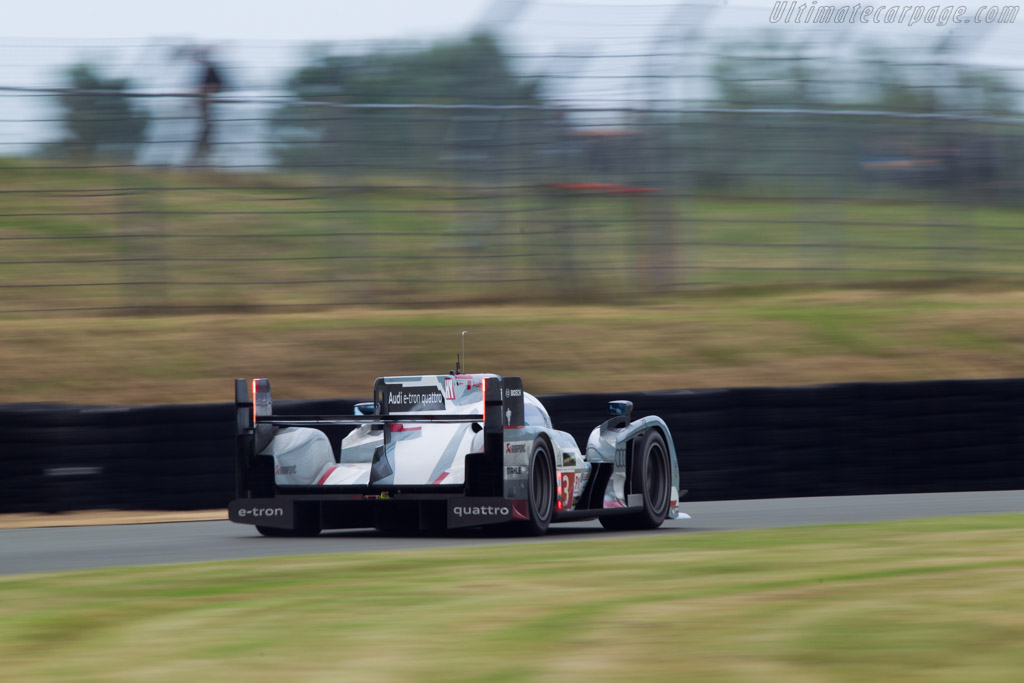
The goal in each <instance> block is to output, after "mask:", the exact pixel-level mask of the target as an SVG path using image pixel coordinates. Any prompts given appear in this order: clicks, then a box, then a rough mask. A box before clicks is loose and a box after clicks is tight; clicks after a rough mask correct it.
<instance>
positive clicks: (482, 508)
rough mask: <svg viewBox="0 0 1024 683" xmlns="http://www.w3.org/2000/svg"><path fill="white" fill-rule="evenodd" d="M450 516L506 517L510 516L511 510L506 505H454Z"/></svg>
mask: <svg viewBox="0 0 1024 683" xmlns="http://www.w3.org/2000/svg"><path fill="white" fill-rule="evenodd" d="M452 514H453V515H455V516H456V517H466V516H469V515H476V516H478V517H479V516H485V515H501V516H507V515H510V514H512V509H511V508H510V507H509V506H508V505H456V506H455V507H453V508H452Z"/></svg>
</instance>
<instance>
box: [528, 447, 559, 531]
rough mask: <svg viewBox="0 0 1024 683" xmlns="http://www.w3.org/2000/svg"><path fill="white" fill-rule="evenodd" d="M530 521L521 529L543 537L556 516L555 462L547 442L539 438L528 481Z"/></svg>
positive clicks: (531, 459) (531, 460) (533, 454)
mask: <svg viewBox="0 0 1024 683" xmlns="http://www.w3.org/2000/svg"><path fill="white" fill-rule="evenodd" d="M527 482H528V483H527V487H526V488H527V493H528V496H529V497H528V499H527V502H528V505H529V511H530V519H528V520H524V521H522V522H520V523H519V529H520V530H521V531H522V532H523V533H524V534H527V535H530V536H543V535H544V534H546V533H547V531H548V527H549V526H550V525H551V518H552V517H553V516H554V514H555V495H556V491H555V461H554V460H553V459H552V457H551V447H550V446H549V445H548V442H547V440H545V439H544V438H543V437H540V436H538V437H537V438H536V439H534V441H533V451H532V453H531V455H530V473H529V478H528V479H527Z"/></svg>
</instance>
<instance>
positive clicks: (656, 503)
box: [601, 429, 672, 531]
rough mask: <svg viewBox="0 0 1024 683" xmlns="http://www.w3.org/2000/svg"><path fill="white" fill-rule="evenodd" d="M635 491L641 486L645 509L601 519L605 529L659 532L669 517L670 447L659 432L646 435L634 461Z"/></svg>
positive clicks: (633, 479) (670, 485) (670, 490)
mask: <svg viewBox="0 0 1024 683" xmlns="http://www.w3.org/2000/svg"><path fill="white" fill-rule="evenodd" d="M632 482H633V488H634V490H635V489H636V488H637V485H638V484H639V488H640V493H641V494H642V495H643V509H642V510H639V511H638V512H635V513H631V514H627V515H613V516H607V517H602V518H601V526H603V527H604V528H605V529H611V530H614V531H621V530H625V529H630V530H639V529H657V528H658V527H660V526H661V525H662V523H663V522H664V521H665V518H666V517H668V509H669V505H670V503H671V498H672V463H671V462H670V461H669V451H668V446H667V445H666V444H665V439H664V437H662V436H661V434H660V433H659V432H658V431H657V430H654V429H652V430H650V431H649V432H647V434H645V435H644V438H643V441H641V442H640V447H639V448H638V449H637V450H636V452H635V454H634V459H633V476H632Z"/></svg>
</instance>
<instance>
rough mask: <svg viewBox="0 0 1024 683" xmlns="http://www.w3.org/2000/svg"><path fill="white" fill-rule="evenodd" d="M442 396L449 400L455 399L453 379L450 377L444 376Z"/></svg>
mask: <svg viewBox="0 0 1024 683" xmlns="http://www.w3.org/2000/svg"><path fill="white" fill-rule="evenodd" d="M444 397H445V398H446V399H448V400H449V401H454V400H455V380H454V379H453V378H451V377H445V378H444Z"/></svg>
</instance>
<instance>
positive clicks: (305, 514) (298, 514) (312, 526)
mask: <svg viewBox="0 0 1024 683" xmlns="http://www.w3.org/2000/svg"><path fill="white" fill-rule="evenodd" d="M319 512H320V511H319V510H318V509H316V508H302V507H299V506H298V505H296V507H295V528H294V529H279V528H278V527H274V526H261V525H259V524H257V525H256V531H258V532H260V535H262V536H267V537H271V538H302V537H310V536H319V535H320V531H321V527H320V515H319Z"/></svg>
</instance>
